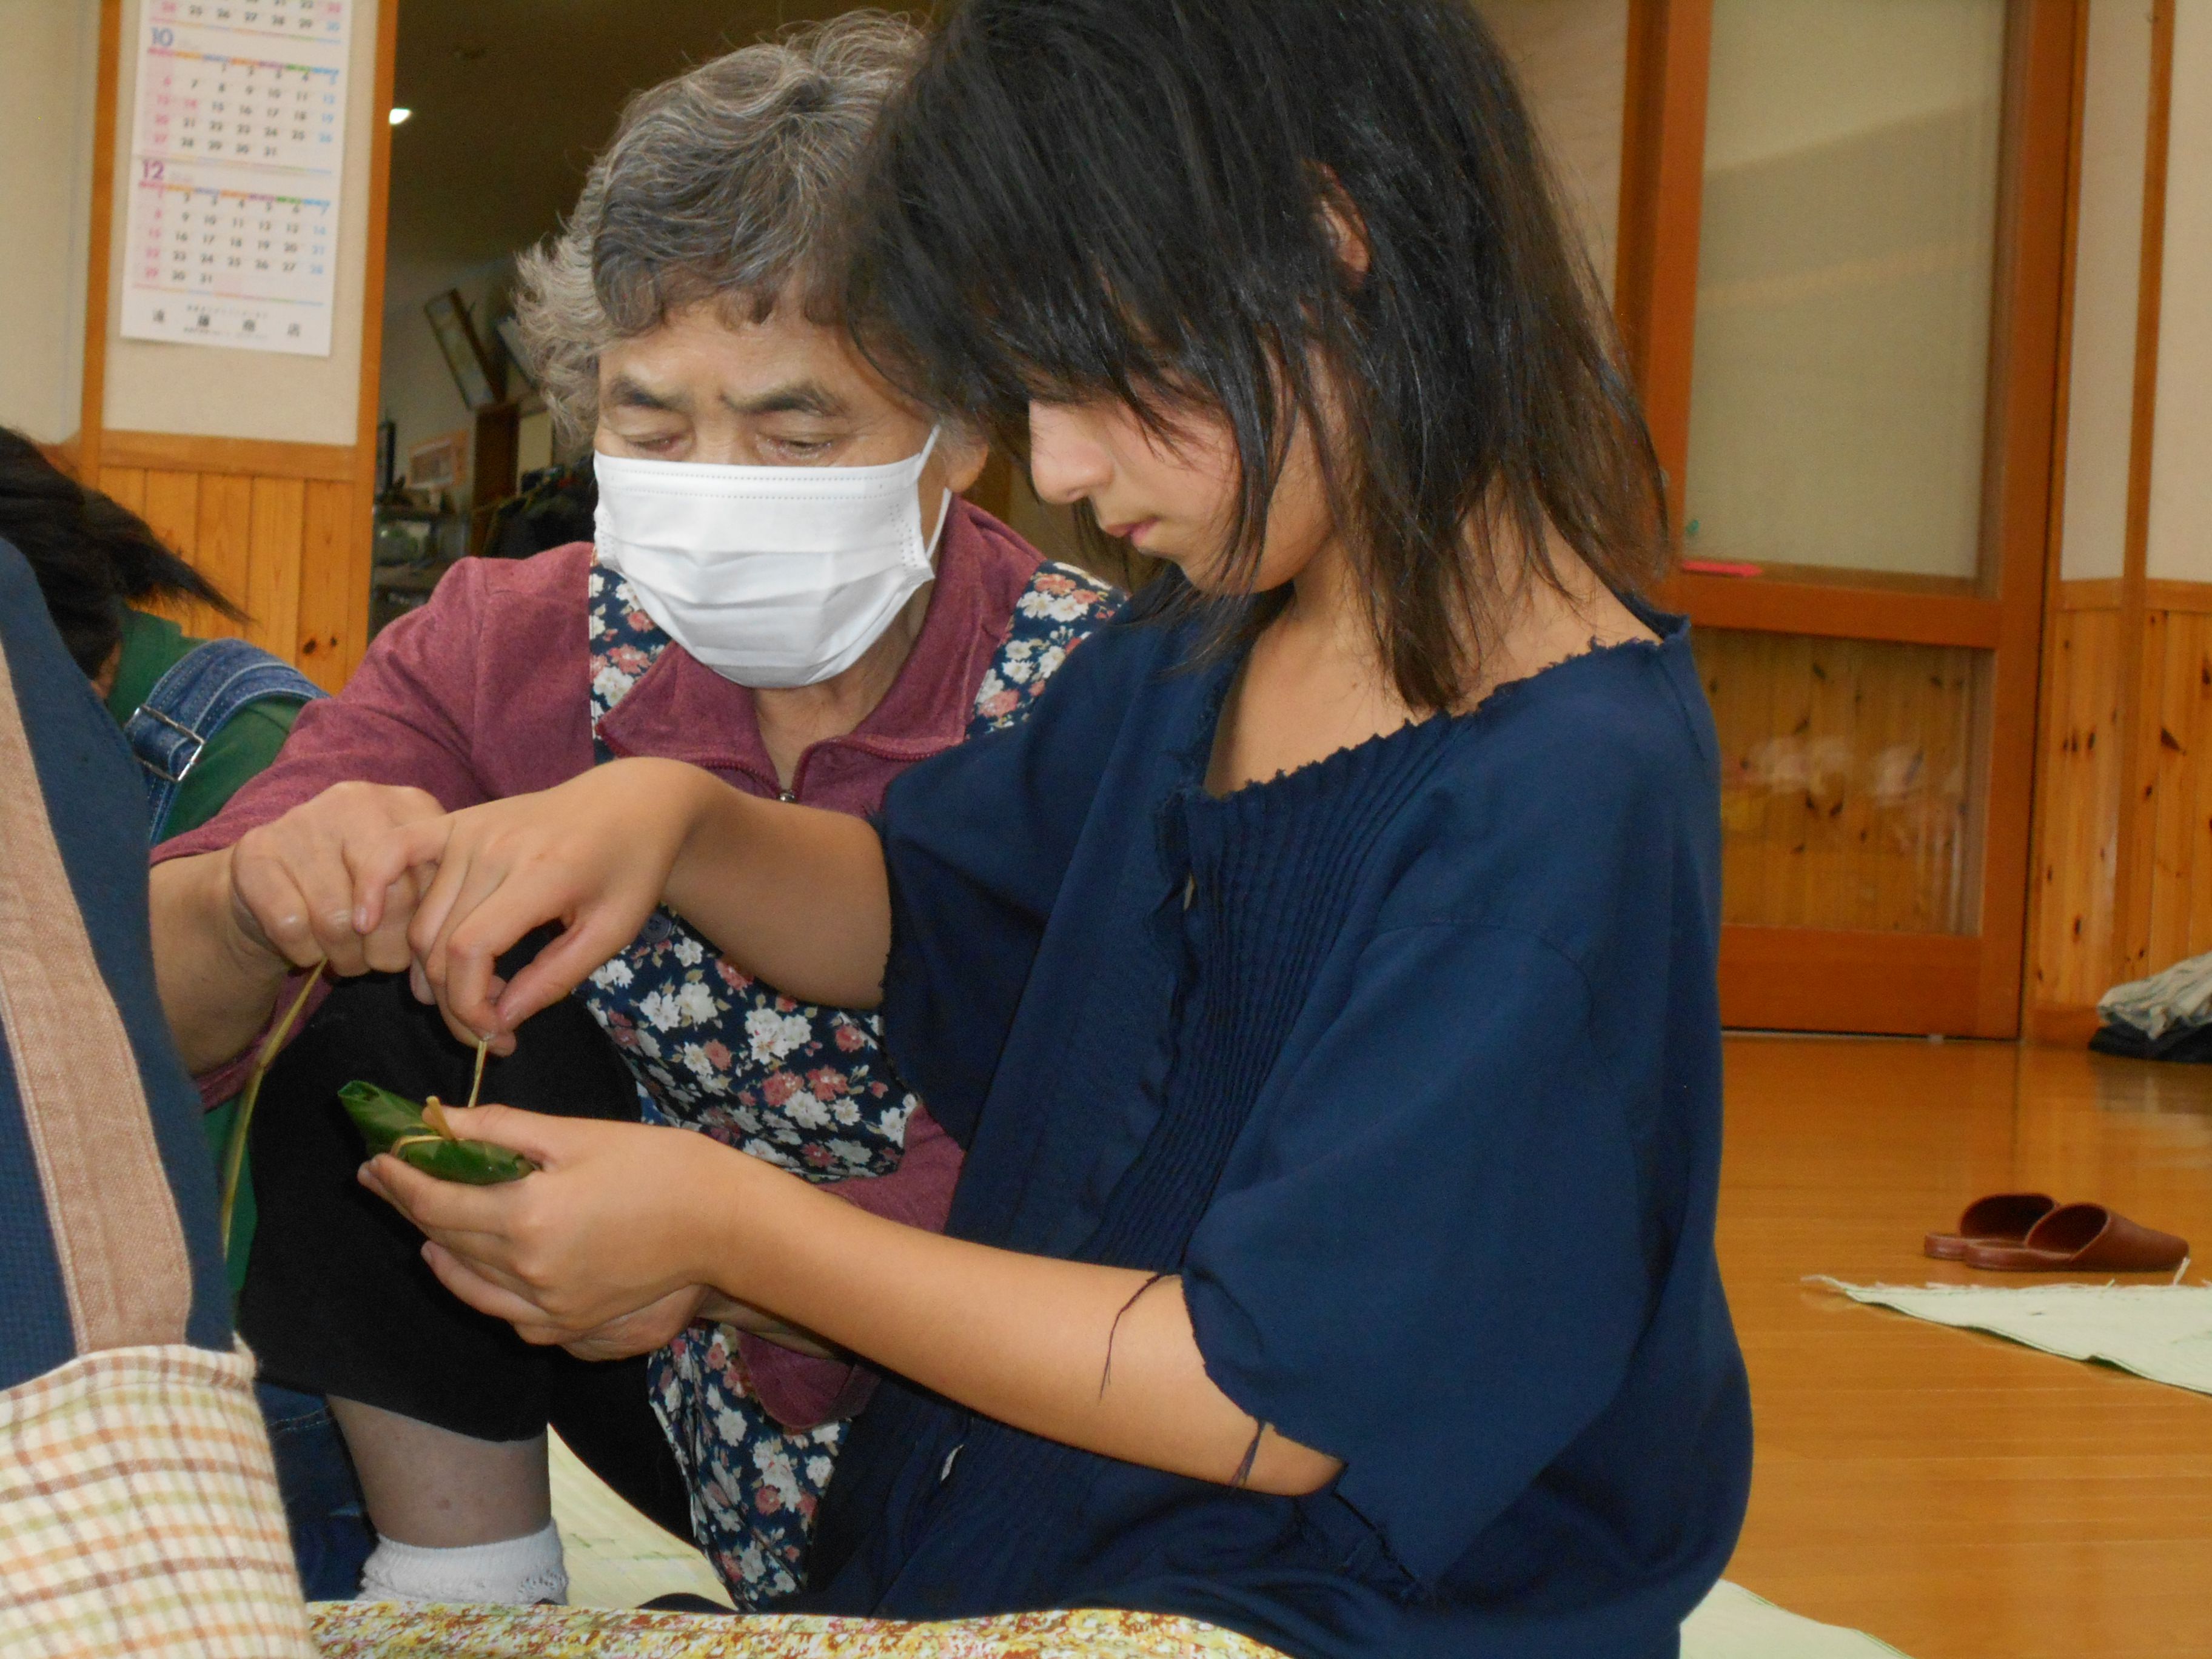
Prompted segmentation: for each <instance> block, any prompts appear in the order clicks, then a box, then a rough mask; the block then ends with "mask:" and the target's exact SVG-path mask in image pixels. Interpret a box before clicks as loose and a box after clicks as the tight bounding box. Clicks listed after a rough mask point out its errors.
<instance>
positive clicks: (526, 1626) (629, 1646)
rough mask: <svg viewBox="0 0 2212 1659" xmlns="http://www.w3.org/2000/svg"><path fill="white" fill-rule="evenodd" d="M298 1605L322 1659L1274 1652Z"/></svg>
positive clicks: (967, 1657) (1171, 1642)
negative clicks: (303, 1609) (303, 1610)
mask: <svg viewBox="0 0 2212 1659" xmlns="http://www.w3.org/2000/svg"><path fill="white" fill-rule="evenodd" d="M309 1613H310V1615H311V1617H312V1620H313V1626H314V1637H315V1644H316V1645H317V1647H318V1648H319V1649H320V1650H321V1653H322V1659H615V1656H620V1659H1280V1656H1279V1655H1278V1654H1276V1653H1275V1651H1274V1650H1273V1649H1271V1648H1265V1647H1262V1646H1261V1645H1260V1644H1258V1643H1257V1642H1255V1641H1253V1640H1252V1639H1251V1638H1249V1637H1244V1636H1239V1635H1237V1633H1236V1632H1233V1631H1225V1630H1219V1629H1217V1628H1215V1627H1214V1626H1211V1625H1202V1624H1200V1623H1198V1622H1197V1621H1196V1620H1190V1619H1176V1618H1170V1617H1168V1616H1166V1615H1164V1614H1162V1613H1121V1612H1115V1611H1111V1610H1108V1609H1100V1608H1091V1609H1083V1610H1079V1611H1076V1612H1072V1613H1008V1614H1005V1615H1002V1616H1001V1617H999V1618H995V1619H968V1620H959V1621H957V1622H956V1623H951V1624H940V1625H907V1624H894V1623H891V1622H889V1621H887V1620H874V1619H807V1618H753V1619H735V1618H718V1617H714V1616H712V1615H704V1614H696V1613H645V1612H611V1611H606V1610H603V1609H599V1608H592V1607H399V1606H396V1605H392V1604H391V1603H362V1602H356V1601H325V1602H319V1603H318V1604H316V1605H315V1606H314V1607H311V1608H310V1609H309Z"/></svg>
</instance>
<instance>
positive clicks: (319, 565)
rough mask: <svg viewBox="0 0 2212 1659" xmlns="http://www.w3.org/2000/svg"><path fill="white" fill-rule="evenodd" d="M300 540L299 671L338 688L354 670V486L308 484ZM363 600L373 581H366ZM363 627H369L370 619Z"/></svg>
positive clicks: (325, 686)
mask: <svg viewBox="0 0 2212 1659" xmlns="http://www.w3.org/2000/svg"><path fill="white" fill-rule="evenodd" d="M303 513H304V519H303V523H302V528H301V544H300V592H299V612H298V622H297V630H298V631H297V635H296V637H297V638H298V640H299V647H298V653H297V655H296V657H295V661H297V662H298V664H299V665H300V670H301V672H302V673H304V674H306V675H307V678H309V679H311V680H313V681H314V682H315V684H318V685H319V686H321V687H322V688H323V689H324V690H325V691H333V692H334V691H337V690H339V689H340V688H341V687H343V685H344V684H345V680H346V676H347V675H348V674H349V673H350V672H351V671H352V669H353V663H352V662H351V661H349V660H348V653H347V652H346V651H345V649H344V645H345V641H346V640H347V639H348V638H349V629H352V628H353V626H354V616H353V608H352V605H351V603H350V601H349V595H348V593H347V591H346V589H347V586H348V583H349V580H350V578H351V575H352V570H353V566H352V561H351V560H350V558H349V556H348V551H349V540H350V538H351V536H352V533H353V516H354V486H353V485H351V484H349V483H326V482H324V481H321V480H310V481H309V482H308V483H307V486H306V499H305V501H304V503H303ZM360 586H361V589H362V604H363V605H367V603H368V583H367V582H365V581H364V582H362V584H361V585H360ZM367 631H368V624H367V622H366V619H364V620H363V622H362V634H363V635H366V633H367Z"/></svg>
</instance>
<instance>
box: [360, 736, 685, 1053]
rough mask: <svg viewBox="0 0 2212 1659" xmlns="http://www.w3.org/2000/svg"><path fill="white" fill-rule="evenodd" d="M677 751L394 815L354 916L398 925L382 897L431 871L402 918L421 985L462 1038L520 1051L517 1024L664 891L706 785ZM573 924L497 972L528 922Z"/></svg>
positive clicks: (562, 989)
mask: <svg viewBox="0 0 2212 1659" xmlns="http://www.w3.org/2000/svg"><path fill="white" fill-rule="evenodd" d="M720 787H722V786H720V785H718V784H716V783H715V782H714V780H713V779H712V778H710V777H709V776H708V775H707V774H706V773H704V772H702V771H700V770H698V769H696V768H695V767H690V766H686V765H684V764H683V763H680V762H678V761H663V760H624V761H614V762H610V763H608V764H606V765H605V766H599V767H595V768H594V769H592V770H591V771H589V772H586V773H584V774H582V775H580V776H578V777H575V778H572V779H570V780H569V781H568V782H566V783H564V784H562V785H560V786H559V787H556V788H553V789H548V790H545V791H544V792H542V793H538V794H532V795H516V796H512V797H510V798H509V799H506V800H498V801H492V802H489V803H488V804H487V805H483V806H474V807H471V808H469V809H468V810H466V811H460V812H456V813H453V815H452V816H450V817H435V818H430V819H428V820H425V821H422V822H417V823H408V824H404V825H399V826H394V827H392V829H389V830H388V831H387V832H386V834H384V835H383V836H380V838H379V839H378V841H377V842H375V843H374V847H373V848H371V849H370V851H369V852H368V854H367V855H366V856H364V857H363V858H362V860H360V861H359V862H358V863H357V864H356V866H355V868H354V884H353V889H352V903H353V906H354V909H353V917H352V920H353V925H354V927H356V930H358V931H359V932H361V933H374V934H376V935H378V936H379V937H381V936H383V935H384V934H385V933H386V932H388V930H389V927H390V923H389V922H388V921H387V919H386V915H387V910H386V893H387V892H388V891H389V890H392V888H393V887H394V885H395V884H397V883H398V882H399V881H400V879H401V878H403V877H404V875H405V874H406V873H407V872H409V871H410V870H413V871H422V870H426V869H429V868H433V867H434V868H435V875H433V876H431V877H430V878H429V880H428V884H427V889H426V890H425V891H424V892H423V893H422V896H421V898H420V899H419V900H418V901H417V902H416V903H415V905H414V907H413V913H412V915H411V917H410V919H409V921H408V923H407V927H406V941H407V945H408V947H409V948H410V950H411V951H412V955H413V961H414V964H415V971H416V976H417V977H416V994H417V995H418V996H422V998H423V1000H425V1001H429V1000H435V1001H436V1002H437V1004H438V1006H439V1007H440V1009H441V1011H442V1012H444V1014H445V1016H446V1023H447V1025H449V1026H451V1027H452V1028H453V1034H454V1035H455V1036H459V1037H460V1038H461V1039H462V1040H463V1041H465V1042H475V1041H476V1040H477V1038H478V1037H479V1036H489V1037H490V1038H492V1039H493V1045H492V1046H493V1051H494V1052H495V1053H497V1054H507V1053H509V1052H511V1051H512V1050H513V1046H514V1041H513V1036H511V1035H510V1034H511V1033H512V1032H513V1029H514V1028H515V1027H516V1026H517V1025H519V1024H521V1023H522V1022H523V1021H524V1020H526V1019H527V1018H529V1017H530V1016H531V1015H532V1014H534V1013H536V1012H538V1010H539V1009H541V1008H544V1007H548V1006H550V1005H552V1004H553V1003H555V1002H557V1001H559V1000H561V999H562V997H564V996H566V995H567V994H568V993H569V992H570V991H571V990H573V989H574V988H575V987H576V986H577V984H578V983H580V981H582V980H583V979H584V977H585V976H586V975H588V974H590V973H592V971H593V970H594V969H597V968H598V967H599V964H600V963H603V962H605V960H606V959H607V958H608V957H611V956H612V955H614V953H615V952H616V951H619V950H621V949H622V947H623V945H628V944H629V942H630V940H631V939H635V937H636V936H637V932H638V929H639V928H641V927H643V926H644V925H645V921H646V918H647V916H649V915H652V914H653V907H654V906H655V905H657V904H659V902H660V900H661V896H662V893H663V892H664V891H665V889H666V887H667V885H668V880H669V873H670V872H671V869H672V868H673V867H674V866H675V863H676V860H677V859H678V855H679V854H681V853H682V852H683V850H684V842H685V841H686V839H687V837H688V836H689V835H690V830H691V828H692V824H693V823H694V821H695V819H696V815H697V812H698V810H699V806H700V803H701V799H702V794H703V793H705V792H706V791H711V790H714V789H719V788H720ZM550 921H558V922H560V923H561V924H562V928H563V931H562V933H561V935H560V936H559V937H558V938H557V939H555V940H554V941H553V942H552V943H551V944H550V945H547V946H546V947H545V949H544V950H543V951H539V952H538V956H537V957H536V959H535V960H533V961H532V963H530V964H529V965H528V966H527V967H526V968H525V969H523V970H522V971H521V972H520V973H519V974H517V975H515V976H514V980H513V983H512V984H507V983H503V982H502V981H500V979H499V978H498V976H497V975H495V974H494V972H493V971H492V965H493V963H495V962H496V961H497V960H498V959H499V957H500V956H501V954H502V953H503V952H505V951H507V949H508V948H509V947H511V946H512V945H513V944H514V943H515V942H516V941H517V940H518V939H521V938H522V936H523V935H524V934H526V933H529V932H530V931H531V930H532V928H534V927H538V926H540V925H542V924H544V923H546V922H550Z"/></svg>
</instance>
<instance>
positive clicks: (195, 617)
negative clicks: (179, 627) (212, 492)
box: [139, 467, 220, 634]
mask: <svg viewBox="0 0 2212 1659" xmlns="http://www.w3.org/2000/svg"><path fill="white" fill-rule="evenodd" d="M144 477H145V480H146V491H145V504H144V506H143V507H141V508H140V510H139V516H140V517H141V518H143V519H144V520H146V527H147V528H148V529H149V530H151V531H152V532H154V533H155V535H156V536H158V537H159V538H161V540H162V542H163V543H164V544H167V546H169V547H171V548H173V549H174V550H176V552H177V553H178V555H179V556H180V557H182V558H183V559H184V560H185V562H186V563H188V564H192V565H197V563H198V562H199V561H198V557H197V548H198V546H199V539H200V475H199V474H198V473H197V472H172V471H163V470H157V469H155V468H150V467H149V469H147V471H146V472H145V474H144ZM154 608H155V609H156V610H161V611H163V612H164V614H166V615H168V616H170V617H173V619H174V620H175V621H177V622H179V623H182V624H183V625H184V627H185V631H187V632H188V633H195V634H198V633H204V631H205V630H206V629H210V628H211V627H212V626H214V624H215V623H216V622H217V621H218V620H220V619H219V618H218V617H216V616H215V614H214V613H213V612H212V611H209V610H208V609H207V607H206V606H204V605H197V604H192V605H181V606H178V607H176V608H174V609H173V610H172V609H169V608H167V607H163V606H155V607H154Z"/></svg>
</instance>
